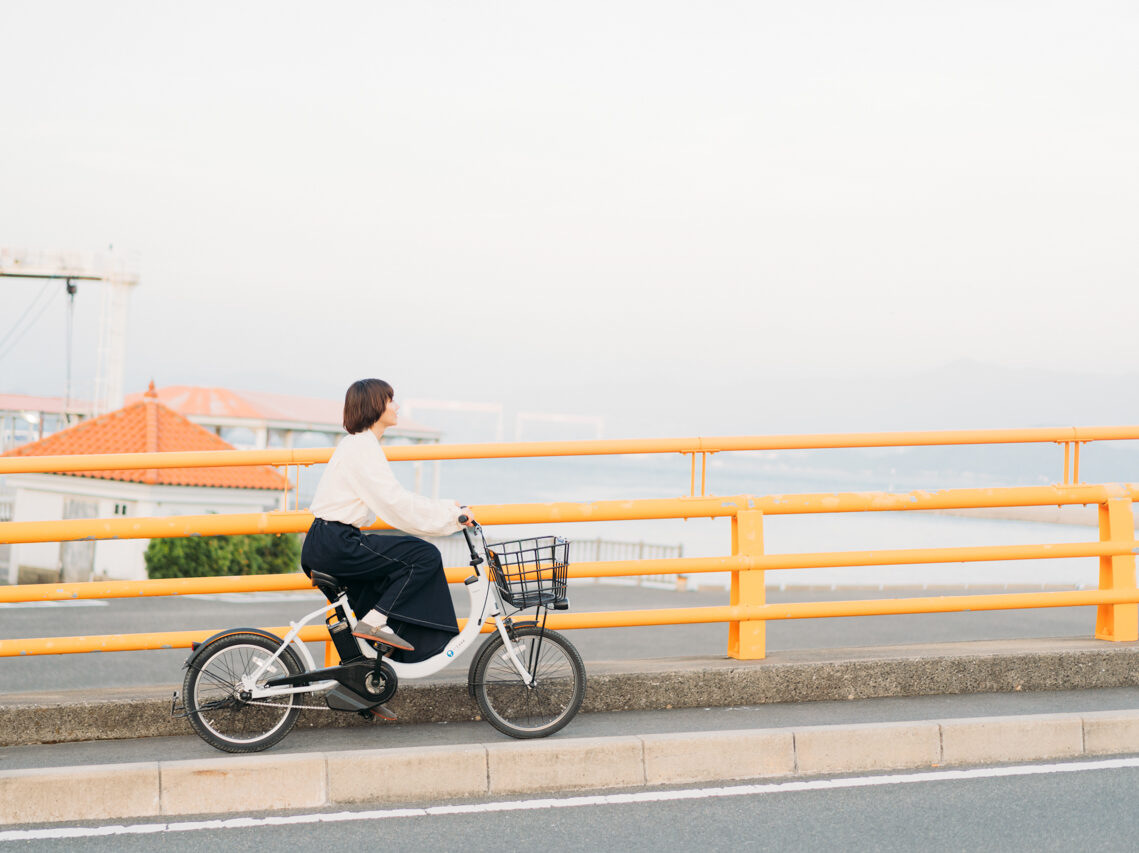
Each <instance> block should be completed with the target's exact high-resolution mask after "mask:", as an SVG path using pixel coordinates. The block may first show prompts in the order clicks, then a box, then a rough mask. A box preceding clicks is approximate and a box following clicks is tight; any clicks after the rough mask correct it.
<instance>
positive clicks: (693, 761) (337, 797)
mask: <svg viewBox="0 0 1139 853" xmlns="http://www.w3.org/2000/svg"><path fill="white" fill-rule="evenodd" d="M1137 734H1139V711H1111V712H1095V713H1088V714H1040V715H1031V716H1016V717H985V718H969V719H946V720H920V721H914V722H904V723H881V724H877V723H872V724H853V725H830V726H801V727H793V728H786V729H757V730H742V731H731V732H723V731H720V732H701V733H691V732H685V733H680V734H658V735H645V736H631V737H630V736H623V737H602V738H570V737H564V736H556V737H554V738H551V739H549V740H542V741H521V742H512V743H493V744H467V745H460V746H440V747H425V748H396V749H386V750H384V749H379V750H366V751H352V752H329V753H311V754H299V755H255V756H243V757H236V758H235V757H221V758H216V759H207V760H194V761H160V762H148V763H139V764H119V765H102V766H97V767H91V766H88V767H59V768H49V769H36V770H13V771H6V772H0V824H31V823H50V822H59V821H81V820H107V819H116V818H135V817H160V816H168V815H169V816H174V815H187V814H227V813H235V812H243V811H261V810H273V809H287V808H323V807H330V806H337V805H345V804H351V803H362V802H388V803H395V802H417V803H423V802H438V801H441V800H453V799H461V798H474V797H484V796H490V795H510V794H514V795H523V794H531V793H542V792H547V793H548V792H553V791H558V792H561V791H587V790H598V789H605V788H626V787H637V786H640V785H657V784H680V785H683V784H691V783H703V782H710V781H736V780H744V779H772V778H788V777H795V776H808V775H821V774H827V773H859V772H870V771H877V770H884V769H891V770H921V769H926V768H934V767H943V766H954V765H966V764H1000V763H1012V762H1023V761H1035V760H1045V759H1053V758H1078V757H1081V756H1087V755H1107V754H1125V753H1134V752H1137V751H1139V740H1137V738H1136V735H1137Z"/></svg>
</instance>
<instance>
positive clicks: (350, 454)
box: [312, 432, 462, 536]
mask: <svg viewBox="0 0 1139 853" xmlns="http://www.w3.org/2000/svg"><path fill="white" fill-rule="evenodd" d="M312 511H313V514H314V515H316V516H317V517H318V518H323V519H325V520H327V521H340V522H343V523H345V524H352V525H354V526H356V527H367V526H368V525H370V524H371V523H372V522H373V521H374V520H375V519H376V518H380V519H383V520H384V521H386V522H387V523H388V524H390V525H391V526H392V527H394V528H396V529H398V530H403V531H405V532H407V533H410V534H412V535H414V536H445V535H447V534H449V533H455V532H457V531H458V530H460V529H461V528H462V525H460V524H459V521H458V517H459V508H458V506H456V505H455V503H454V502H452V501H446V500H435V499H433V498H428V497H424V496H423V495H417V494H414V493H412V492H409V491H408V490H407V489H405V488H404V487H403V486H402V485H400V483H399V481H398V480H397V479H396V477H395V474H394V473H393V472H392V469H391V465H390V464H388V460H387V457H386V456H384V451H383V448H382V447H381V446H380V443H379V441H378V440H377V439H376V437H375V436H374V435H372V434H371V433H370V432H363V433H358V434H356V435H349V436H346V437H345V438H343V439H341V442H340V445H339V446H338V447H337V448H336V452H335V453H334V454H333V456H332V459H331V460H329V465H328V469H327V470H326V471H325V472H324V476H322V477H321V481H320V484H319V485H318V486H317V490H316V495H315V496H314V497H313V502H312Z"/></svg>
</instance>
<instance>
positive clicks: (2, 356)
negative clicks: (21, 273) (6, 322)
mask: <svg viewBox="0 0 1139 853" xmlns="http://www.w3.org/2000/svg"><path fill="white" fill-rule="evenodd" d="M59 293H60V291H58V290H57V291H55V294H54V295H53V296H51V297H48V300H47V301H46V302H44V303H43V305H41V306H40V310H39V311H37V312H36V315H35V316H34V317H32V319H31V320H30V321H29V322H28V324H27V325H26V326H24V328H22V329H20V331H19V334H17V335H16V337H15V338H13V339H12V342H11V343H9V344H8V348H7V349H5V350H3V351H0V361H3V360H4V359H5V358H7V357H8V354H9V353H11V352H12V351H13V350H14V349H15V348H16V344H18V343H19V342H20V340H21V339H22V338H23V337H24V335H26V334H27V333H28V332H29V331H31V329H32V328H33V327H34V326H35V325H36V321H37V320H39V318H40V317H41V316H42V315H43V312H44V311H46V310H47V308H48V306H49V305H51V303H52V302H53V301H55V300H54V296H58V295H59ZM13 331H15V329H13ZM11 336H12V332H9V333H8V335H7V337H5V339H4V341H7V340H8V338H9V337H11ZM4 341H0V345H2V344H3V343H4Z"/></svg>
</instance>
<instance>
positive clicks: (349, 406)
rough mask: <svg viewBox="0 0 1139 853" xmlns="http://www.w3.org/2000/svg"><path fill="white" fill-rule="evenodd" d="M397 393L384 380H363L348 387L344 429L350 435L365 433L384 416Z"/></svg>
mask: <svg viewBox="0 0 1139 853" xmlns="http://www.w3.org/2000/svg"><path fill="white" fill-rule="evenodd" d="M394 396H395V391H393V390H392V386H391V385H389V384H388V383H386V382H384V380H382V379H361V380H359V381H357V382H353V383H352V384H351V385H349V386H348V392H347V393H346V394H345V395H344V429H346V430H348V433H349V434H350V435H355V434H356V433H358V432H363V431H364V430H366V429H368V428H369V427H371V426H372V424H374V423H375V422H376V421H378V420H379V419H380V416H381V415H383V413H384V409H386V408H387V407H388V403H390V402H391V399H392V397H394Z"/></svg>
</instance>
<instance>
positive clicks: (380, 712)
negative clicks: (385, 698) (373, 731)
mask: <svg viewBox="0 0 1139 853" xmlns="http://www.w3.org/2000/svg"><path fill="white" fill-rule="evenodd" d="M368 710H369V711H370V712H371V713H372V715H373V716H374V717H376V718H377V719H380V720H394V719H395V718H396V717H395V711H393V710H392V709H391V708H389V707H388V706H387V705H377V706H376V707H375V708H369V709H368Z"/></svg>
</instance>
